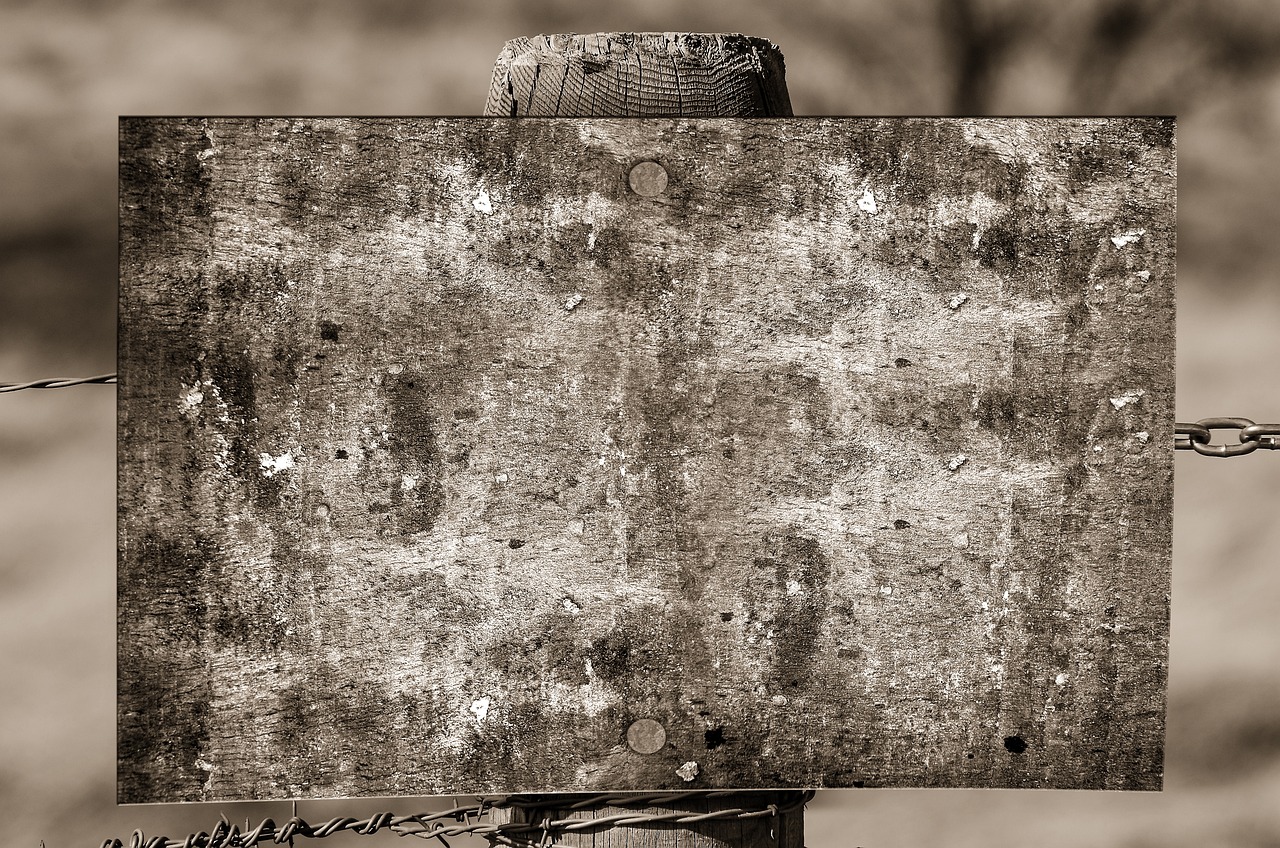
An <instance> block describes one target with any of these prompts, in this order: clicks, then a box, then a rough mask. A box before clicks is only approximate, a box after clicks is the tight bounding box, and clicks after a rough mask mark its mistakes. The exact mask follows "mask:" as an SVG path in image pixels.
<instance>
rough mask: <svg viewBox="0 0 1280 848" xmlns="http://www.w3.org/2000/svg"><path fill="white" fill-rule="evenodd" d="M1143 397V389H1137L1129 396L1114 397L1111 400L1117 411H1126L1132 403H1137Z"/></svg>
mask: <svg viewBox="0 0 1280 848" xmlns="http://www.w3.org/2000/svg"><path fill="white" fill-rule="evenodd" d="M1142 395H1143V391H1142V389H1136V390H1134V391H1131V392H1129V393H1128V394H1123V395H1120V397H1113V398H1112V399H1111V405H1112V406H1114V407H1115V408H1116V409H1124V408H1125V407H1126V406H1128V405H1129V404H1131V403H1137V402H1138V401H1139V399H1141V398H1142Z"/></svg>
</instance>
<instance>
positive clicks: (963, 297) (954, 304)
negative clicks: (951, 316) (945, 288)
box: [947, 292, 969, 309]
mask: <svg viewBox="0 0 1280 848" xmlns="http://www.w3.org/2000/svg"><path fill="white" fill-rule="evenodd" d="M968 299H969V295H967V294H965V293H964V292H960V293H959V294H958V295H956V296H955V297H953V298H951V301H950V302H949V303H948V304H947V306H950V307H951V308H952V309H959V308H960V307H961V306H962V305H963V304H964V302H965V301H967V300H968Z"/></svg>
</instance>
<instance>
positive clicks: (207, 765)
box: [195, 757, 217, 771]
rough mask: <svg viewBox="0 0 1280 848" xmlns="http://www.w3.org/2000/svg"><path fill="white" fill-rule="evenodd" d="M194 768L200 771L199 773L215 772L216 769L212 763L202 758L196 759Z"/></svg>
mask: <svg viewBox="0 0 1280 848" xmlns="http://www.w3.org/2000/svg"><path fill="white" fill-rule="evenodd" d="M195 766H196V768H198V769H200V771H215V770H216V769H217V767H216V766H215V765H214V764H213V763H211V762H209V761H208V760H206V759H205V758H204V757H196V762H195Z"/></svg>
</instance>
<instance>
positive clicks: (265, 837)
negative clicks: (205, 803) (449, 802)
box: [102, 790, 815, 848]
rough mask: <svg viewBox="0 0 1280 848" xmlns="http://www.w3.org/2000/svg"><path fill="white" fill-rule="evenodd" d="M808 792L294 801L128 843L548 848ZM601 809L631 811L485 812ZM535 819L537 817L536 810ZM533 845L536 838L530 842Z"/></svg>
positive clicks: (152, 846) (169, 847)
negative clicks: (331, 805)
mask: <svg viewBox="0 0 1280 848" xmlns="http://www.w3.org/2000/svg"><path fill="white" fill-rule="evenodd" d="M814 794H815V793H814V792H813V790H805V791H798V792H795V793H794V795H795V797H794V799H793V800H792V801H790V802H788V803H786V804H765V805H763V806H759V805H757V806H751V805H748V804H746V803H745V802H746V801H747V800H748V799H749V798H750V797H751V795H752V793H750V792H741V791H716V792H667V793H663V794H649V795H646V794H636V793H628V794H625V795H605V794H584V795H567V796H566V795H559V796H552V797H548V796H530V795H498V796H487V797H481V798H477V799H476V803H474V804H459V805H457V806H455V807H453V808H452V809H449V810H441V811H439V812H435V813H419V814H416V815H408V816H397V815H395V814H393V813H374V814H373V815H371V816H369V817H368V818H366V819H356V818H351V817H350V816H345V817H339V818H333V819H330V820H329V821H327V822H325V823H323V824H318V825H311V824H308V823H307V822H306V821H305V820H303V819H302V818H300V817H299V816H298V814H297V804H296V803H295V804H294V815H293V817H292V818H290V819H289V820H288V821H287V822H285V823H284V824H283V825H276V823H275V822H274V821H272V820H271V819H264V820H263V821H262V822H261V823H260V824H259V825H258V826H257V827H255V828H250V827H249V823H248V822H247V821H246V822H245V827H244V830H241V829H240V827H239V826H238V825H233V824H231V823H230V822H228V821H227V820H226V818H225V817H223V818H222V820H221V821H219V822H218V824H217V825H216V826H215V827H214V829H213V832H212V833H205V832H203V831H201V832H199V833H192V834H189V835H188V836H187V837H185V838H184V839H182V840H181V841H179V840H175V839H170V838H168V837H164V836H153V837H151V838H150V839H148V838H147V837H146V836H145V835H144V834H143V833H142V831H141V830H135V831H134V832H133V836H132V838H131V839H130V840H129V842H128V845H129V848H252V846H255V845H259V844H261V843H264V842H274V843H276V844H280V843H284V842H288V843H289V844H290V845H293V839H294V838H295V837H300V836H301V837H307V838H308V839H323V838H325V837H327V836H332V835H333V834H335V833H338V832H341V831H350V832H352V833H358V834H361V835H364V836H368V835H370V834H374V833H377V832H378V831H379V830H383V829H385V830H388V831H390V832H392V833H395V834H397V835H399V836H417V837H419V838H421V839H438V840H439V841H440V842H441V843H442V844H443V845H444V846H446V848H448V845H449V842H448V839H447V837H450V836H463V835H473V836H483V837H485V838H487V839H488V840H489V843H490V844H491V845H512V846H530V845H535V844H536V845H539V846H546V845H550V844H552V843H553V842H554V840H555V837H556V835H557V834H562V833H571V832H575V831H596V830H607V829H611V828H615V827H625V826H628V825H648V824H663V823H665V824H696V823H698V822H704V821H724V820H728V819H758V818H766V817H768V818H777V817H779V816H782V815H785V814H788V813H793V812H797V811H799V810H802V809H803V808H804V806H805V804H807V803H809V801H811V800H813V796H814ZM715 799H722V800H725V801H726V803H728V802H729V801H730V799H732V801H734V802H739V805H738V806H732V807H730V806H726V807H722V808H720V809H717V810H712V811H710V812H706V813H690V812H678V811H674V810H673V811H671V812H669V813H646V812H640V811H639V810H642V809H644V808H646V807H656V806H667V805H672V804H677V803H679V802H681V801H687V800H715ZM604 807H623V808H636V809H637V812H627V813H618V814H615V815H611V816H603V817H600V818H590V819H578V818H563V819H552V818H550V817H549V816H548V817H544V818H543V819H542V820H541V821H538V822H502V823H497V822H494V821H492V820H490V813H491V812H492V810H494V809H496V808H515V809H521V810H526V811H537V810H565V811H574V812H581V811H583V810H594V809H602V808H604ZM535 815H536V813H535ZM535 840H536V841H535ZM125 844H126V843H124V842H121V841H120V840H119V839H108V840H106V841H104V842H103V843H102V848H124V846H125Z"/></svg>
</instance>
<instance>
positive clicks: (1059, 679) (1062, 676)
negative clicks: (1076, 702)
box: [1053, 674, 1067, 686]
mask: <svg viewBox="0 0 1280 848" xmlns="http://www.w3.org/2000/svg"><path fill="white" fill-rule="evenodd" d="M1053 682H1054V683H1056V684H1058V685H1059V686H1066V685H1067V676H1066V675H1065V674H1059V675H1058V676H1057V677H1055V678H1053Z"/></svg>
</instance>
